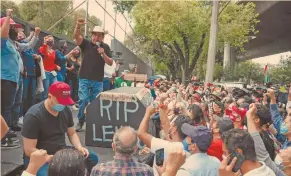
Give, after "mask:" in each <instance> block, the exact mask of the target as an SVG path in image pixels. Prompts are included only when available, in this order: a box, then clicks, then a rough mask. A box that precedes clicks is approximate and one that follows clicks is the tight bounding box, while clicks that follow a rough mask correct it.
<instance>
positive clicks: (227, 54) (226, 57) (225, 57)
mask: <svg viewBox="0 0 291 176" xmlns="http://www.w3.org/2000/svg"><path fill="white" fill-rule="evenodd" d="M230 65H231V58H230V44H229V43H228V42H225V43H224V54H223V69H226V68H227V67H229V66H230Z"/></svg>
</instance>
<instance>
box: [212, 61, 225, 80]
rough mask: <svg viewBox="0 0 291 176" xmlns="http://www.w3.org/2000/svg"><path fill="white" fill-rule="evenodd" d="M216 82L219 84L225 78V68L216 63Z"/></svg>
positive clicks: (214, 75)
mask: <svg viewBox="0 0 291 176" xmlns="http://www.w3.org/2000/svg"><path fill="white" fill-rule="evenodd" d="M213 77H214V80H217V81H218V82H219V81H220V80H221V78H222V77H223V66H222V64H219V63H215V65H214V74H213Z"/></svg>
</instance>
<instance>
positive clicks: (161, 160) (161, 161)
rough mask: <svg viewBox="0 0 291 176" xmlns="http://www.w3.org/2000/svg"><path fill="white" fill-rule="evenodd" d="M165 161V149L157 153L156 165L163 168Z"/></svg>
mask: <svg viewBox="0 0 291 176" xmlns="http://www.w3.org/2000/svg"><path fill="white" fill-rule="evenodd" d="M164 160H165V149H164V148H161V149H159V150H157V151H156V165H157V166H160V167H161V166H163V164H164Z"/></svg>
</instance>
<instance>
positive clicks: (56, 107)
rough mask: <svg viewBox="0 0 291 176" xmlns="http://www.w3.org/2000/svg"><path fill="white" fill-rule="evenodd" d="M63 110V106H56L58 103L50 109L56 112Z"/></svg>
mask: <svg viewBox="0 0 291 176" xmlns="http://www.w3.org/2000/svg"><path fill="white" fill-rule="evenodd" d="M53 102H54V101H53ZM54 103H55V102H54ZM64 109H65V106H64V105H61V104H58V103H55V105H54V106H53V107H52V110H54V111H56V112H62V111H63V110H64Z"/></svg>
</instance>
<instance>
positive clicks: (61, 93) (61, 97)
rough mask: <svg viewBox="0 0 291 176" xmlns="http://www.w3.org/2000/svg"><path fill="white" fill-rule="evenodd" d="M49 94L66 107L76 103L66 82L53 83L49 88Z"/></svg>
mask: <svg viewBox="0 0 291 176" xmlns="http://www.w3.org/2000/svg"><path fill="white" fill-rule="evenodd" d="M49 93H50V94H52V95H53V96H54V97H56V99H57V100H58V102H59V103H60V104H62V105H64V106H67V105H72V104H74V103H75V102H74V101H73V100H72V98H71V88H70V86H69V85H68V84H66V83H64V82H55V83H53V84H52V85H51V86H50V88H49Z"/></svg>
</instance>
